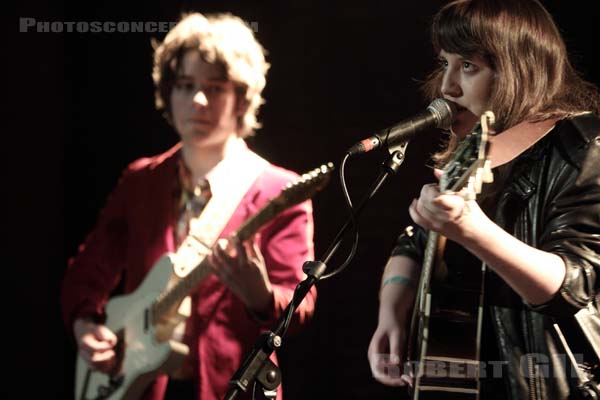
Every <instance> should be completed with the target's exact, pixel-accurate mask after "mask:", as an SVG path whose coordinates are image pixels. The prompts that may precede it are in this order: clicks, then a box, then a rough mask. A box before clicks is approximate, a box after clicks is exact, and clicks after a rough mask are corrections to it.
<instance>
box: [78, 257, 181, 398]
mask: <svg viewBox="0 0 600 400" xmlns="http://www.w3.org/2000/svg"><path fill="white" fill-rule="evenodd" d="M172 279H174V274H173V262H172V259H171V255H170V254H167V255H165V256H163V257H162V258H161V259H160V260H159V261H158V262H157V263H156V264H155V266H154V267H153V268H152V270H151V271H150V273H149V274H148V275H147V276H146V278H145V279H144V281H143V282H142V284H141V285H140V286H139V287H138V289H137V290H135V291H134V292H132V293H131V294H129V295H125V296H117V297H114V298H113V299H111V300H110V301H109V302H108V303H107V305H106V315H107V320H106V326H107V327H108V328H109V329H110V330H112V331H113V332H114V333H115V334H117V336H118V337H119V344H117V346H118V347H120V350H121V351H118V352H117V353H120V354H121V356H122V360H121V363H120V364H121V367H120V368H119V369H118V372H116V373H114V374H112V375H108V374H105V373H102V372H97V371H93V370H91V369H90V368H89V366H88V364H87V363H86V362H85V361H84V360H83V359H82V358H81V356H78V358H77V371H76V377H75V379H76V380H75V399H76V400H84V399H85V400H91V399H115V400H116V399H138V398H140V397H141V395H142V393H143V392H144V390H145V389H146V388H147V386H148V385H149V384H150V382H152V381H153V380H154V379H155V378H156V376H157V375H159V374H162V373H167V372H169V371H172V370H173V369H175V368H177V367H178V366H179V365H180V364H181V362H182V361H183V359H184V358H185V356H186V355H187V354H188V351H189V349H188V347H187V346H186V345H185V344H182V343H180V342H177V341H175V340H171V339H170V338H171V336H172V333H173V330H174V329H175V327H176V326H177V324H179V323H180V322H181V318H177V316H176V315H173V318H171V319H169V320H167V319H166V318H164V319H163V320H161V321H160V324H156V323H155V324H153V321H151V312H150V306H151V305H152V303H153V302H154V301H155V300H156V298H157V297H158V296H159V295H160V294H161V292H163V291H164V290H165V288H167V287H168V286H169V282H171V281H172ZM121 346H122V347H121ZM117 357H119V356H117Z"/></svg>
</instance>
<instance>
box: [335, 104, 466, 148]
mask: <svg viewBox="0 0 600 400" xmlns="http://www.w3.org/2000/svg"><path fill="white" fill-rule="evenodd" d="M455 115H456V104H454V103H452V102H451V101H448V100H445V99H441V98H439V99H435V100H433V101H432V102H431V104H429V106H427V109H426V110H425V111H423V112H421V113H420V114H417V115H416V116H415V117H413V118H411V119H408V120H406V121H402V122H399V123H397V124H396V125H393V126H391V127H389V128H386V129H383V130H382V131H380V132H379V133H376V134H375V135H373V136H371V137H369V138H367V139H365V140H361V141H360V142H358V143H356V144H355V145H354V146H352V147H350V149H349V150H348V151H347V152H346V153H347V154H348V155H350V156H353V155H355V154H361V153H366V152H369V151H371V150H375V149H378V148H379V147H381V146H382V145H383V144H385V145H386V146H389V145H393V144H397V143H398V144H399V143H404V142H407V141H408V140H410V139H411V138H412V137H413V136H414V135H416V134H417V133H419V132H421V131H425V130H427V129H429V128H442V129H448V128H450V125H452V121H454V117H455Z"/></svg>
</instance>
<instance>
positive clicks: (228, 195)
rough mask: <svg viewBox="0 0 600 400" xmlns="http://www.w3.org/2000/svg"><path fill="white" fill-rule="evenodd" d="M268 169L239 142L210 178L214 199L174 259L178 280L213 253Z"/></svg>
mask: <svg viewBox="0 0 600 400" xmlns="http://www.w3.org/2000/svg"><path fill="white" fill-rule="evenodd" d="M267 165H268V162H267V161H266V160H265V159H264V158H262V157H260V156H259V155H257V154H256V153H254V152H252V151H249V150H248V149H247V147H246V144H245V142H244V141H243V140H242V139H239V141H238V142H237V143H236V144H235V147H234V149H232V151H231V153H229V154H227V156H226V158H225V159H224V160H223V161H222V162H221V163H220V164H219V165H218V166H217V167H216V168H215V173H214V174H211V175H212V176H211V177H210V178H209V181H210V188H211V189H210V190H211V193H212V196H211V198H210V200H209V201H208V203H207V204H206V206H205V208H204V210H203V211H202V213H200V215H199V216H197V217H195V218H192V219H191V220H190V232H189V235H188V237H187V238H186V239H185V240H184V241H183V243H182V244H181V246H180V248H179V249H178V250H177V252H176V254H175V256H174V257H173V260H174V273H175V274H176V275H177V276H178V277H184V276H186V275H187V274H188V273H189V272H190V271H191V270H192V269H194V268H195V267H196V266H197V265H198V264H200V262H201V261H202V260H203V259H204V258H205V257H206V256H207V255H208V254H209V253H210V252H211V248H212V247H213V246H214V244H215V243H216V241H217V239H218V238H219V235H220V234H221V232H222V231H223V229H225V226H226V225H227V223H228V222H229V220H230V219H231V216H232V215H233V213H234V212H235V210H236V209H237V208H238V206H239V204H240V202H241V201H242V198H243V197H244V195H245V194H246V193H247V192H248V190H249V189H250V187H251V186H252V184H253V183H254V181H255V180H256V178H258V176H259V175H260V174H261V173H262V172H263V171H264V169H265V168H266V167H267ZM217 168H218V170H217Z"/></svg>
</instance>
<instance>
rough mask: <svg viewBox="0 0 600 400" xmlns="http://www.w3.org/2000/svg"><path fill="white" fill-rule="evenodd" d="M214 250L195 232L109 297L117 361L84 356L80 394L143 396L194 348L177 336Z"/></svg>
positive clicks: (247, 225)
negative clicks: (106, 368) (102, 363)
mask: <svg viewBox="0 0 600 400" xmlns="http://www.w3.org/2000/svg"><path fill="white" fill-rule="evenodd" d="M332 171H333V164H332V163H328V164H326V165H322V166H321V167H320V168H317V169H315V170H313V171H311V172H309V173H306V174H304V175H302V176H301V177H300V178H299V179H298V180H297V181H295V182H293V183H289V184H288V185H287V186H286V187H285V188H284V189H283V190H282V192H281V193H280V194H279V196H277V197H276V198H274V199H272V200H270V201H269V203H267V204H266V205H265V206H264V207H262V208H261V209H260V210H259V211H258V212H257V213H256V214H255V215H254V216H252V217H251V218H250V219H248V220H247V221H246V222H244V224H243V225H242V226H241V227H240V228H239V229H238V230H237V231H236V232H235V233H233V234H232V235H231V236H229V240H239V241H240V242H243V241H245V240H247V239H249V238H250V237H251V236H252V235H254V233H256V232H257V231H258V230H259V229H260V228H261V227H262V226H263V225H264V224H266V223H267V222H269V221H270V220H271V219H273V218H274V217H275V216H276V215H278V214H280V213H281V212H282V211H284V210H285V209H287V208H289V207H290V206H292V205H294V204H298V203H300V202H302V201H304V200H306V199H309V198H311V197H312V196H314V194H315V193H316V192H317V191H319V190H321V189H322V188H323V187H324V186H325V185H326V184H327V183H328V181H329V177H330V175H331V172H332ZM209 253H210V249H208V252H207V251H206V249H203V247H202V246H201V244H200V243H196V240H195V239H194V237H193V235H189V236H188V237H187V238H186V239H185V241H184V243H183V244H182V245H181V246H180V248H179V249H178V250H177V252H176V253H168V254H166V255H164V256H163V257H161V258H160V259H159V260H158V261H157V262H156V263H155V264H154V266H153V267H152V269H151V270H150V273H149V274H148V275H147V276H146V278H145V279H144V281H143V282H142V283H141V284H140V286H139V287H138V288H137V289H136V290H135V291H134V292H132V293H130V294H128V295H124V296H117V297H114V298H113V299H111V300H110V301H109V302H108V303H107V305H106V315H107V320H106V326H107V327H108V328H109V329H111V330H112V331H113V332H115V334H116V335H117V337H118V342H117V346H116V348H115V350H116V353H117V366H116V367H115V369H114V370H113V371H112V372H111V373H109V374H105V373H102V372H98V371H94V370H92V369H90V368H89V366H88V364H87V363H86V362H85V361H84V360H83V359H82V358H81V356H79V357H78V359H77V369H76V377H75V399H76V400H84V399H85V400H90V399H95V400H100V399H137V398H139V397H140V396H141V395H142V394H143V392H144V390H145V389H146V388H147V387H148V385H149V384H150V383H151V382H152V381H153V380H154V379H155V378H156V376H157V375H159V374H164V373H169V372H171V371H173V370H175V369H176V368H178V367H179V366H180V365H181V362H182V361H183V359H184V358H185V356H186V355H187V354H188V352H189V349H188V347H187V346H186V345H185V344H183V343H180V342H179V341H177V340H175V339H174V338H173V336H174V334H175V333H177V330H180V329H181V323H182V322H185V319H186V318H187V316H189V314H188V315H186V314H185V313H182V312H180V310H182V307H181V305H182V303H185V302H184V299H186V296H188V295H189V294H190V292H192V291H193V290H194V289H195V288H196V287H197V286H198V284H199V283H200V282H201V281H202V280H204V279H205V278H206V277H207V276H208V275H210V274H211V273H212V270H211V267H210V265H209V264H208V262H207V261H206V256H207V255H208V254H209ZM185 264H187V265H185ZM182 271H185V272H184V273H182ZM187 299H188V300H189V298H187Z"/></svg>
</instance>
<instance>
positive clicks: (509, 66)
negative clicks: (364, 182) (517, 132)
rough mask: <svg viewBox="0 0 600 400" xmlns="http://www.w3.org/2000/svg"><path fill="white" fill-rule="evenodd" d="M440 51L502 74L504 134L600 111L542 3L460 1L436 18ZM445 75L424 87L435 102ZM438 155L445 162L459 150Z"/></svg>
mask: <svg viewBox="0 0 600 400" xmlns="http://www.w3.org/2000/svg"><path fill="white" fill-rule="evenodd" d="M431 40H432V44H433V47H434V51H436V53H437V52H439V51H440V50H442V49H443V50H444V51H446V52H449V53H457V54H460V55H463V56H466V57H472V56H474V55H478V56H481V57H483V58H484V59H485V60H486V61H487V62H488V63H489V65H490V66H491V67H492V69H493V70H494V71H495V72H496V80H495V83H494V87H493V88H492V95H491V98H490V109H491V110H492V111H493V112H494V113H495V115H496V124H495V130H496V131H497V132H501V131H503V130H505V129H508V128H510V127H512V126H514V125H516V124H518V123H520V122H522V121H525V120H532V121H542V120H545V119H548V118H555V117H560V118H563V117H566V116H568V115H571V114H574V113H578V112H582V111H594V112H599V111H600V92H599V90H598V88H597V87H595V86H594V85H592V84H591V83H589V82H587V81H585V80H584V79H583V78H582V77H581V76H580V75H579V74H578V73H577V71H576V70H575V69H574V68H573V66H572V65H571V63H570V61H569V58H568V54H567V49H566V46H565V43H564V40H563V38H562V37H561V35H560V32H559V31H558V28H557V26H556V24H555V22H554V20H553V18H552V16H551V15H550V14H549V13H548V11H547V10H546V9H545V8H544V7H543V6H542V5H541V4H540V3H539V2H538V1H537V0H456V1H452V2H451V3H449V4H447V5H446V6H444V7H443V8H442V9H441V10H440V11H439V12H438V13H437V14H436V15H435V16H434V19H433V23H432V28H431ZM443 73H444V71H443V70H442V69H438V70H436V71H434V72H433V73H431V75H430V76H429V77H428V78H427V81H426V82H425V84H424V85H423V90H424V92H425V94H426V96H427V97H428V98H430V99H433V98H436V97H440V95H441V93H440V89H441V82H442V77H443ZM455 142H456V139H455V138H453V139H451V140H450V143H449V144H448V149H447V150H448V151H445V152H443V153H440V154H437V155H436V156H434V159H435V160H436V161H438V162H439V161H443V160H444V159H445V158H446V157H447V156H448V153H449V152H450V151H452V150H453V148H454V146H455Z"/></svg>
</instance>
